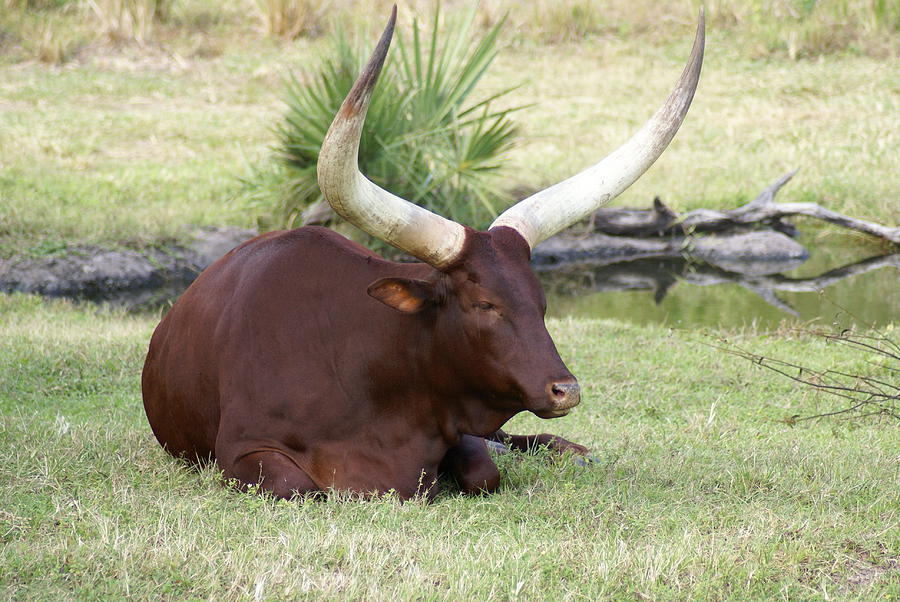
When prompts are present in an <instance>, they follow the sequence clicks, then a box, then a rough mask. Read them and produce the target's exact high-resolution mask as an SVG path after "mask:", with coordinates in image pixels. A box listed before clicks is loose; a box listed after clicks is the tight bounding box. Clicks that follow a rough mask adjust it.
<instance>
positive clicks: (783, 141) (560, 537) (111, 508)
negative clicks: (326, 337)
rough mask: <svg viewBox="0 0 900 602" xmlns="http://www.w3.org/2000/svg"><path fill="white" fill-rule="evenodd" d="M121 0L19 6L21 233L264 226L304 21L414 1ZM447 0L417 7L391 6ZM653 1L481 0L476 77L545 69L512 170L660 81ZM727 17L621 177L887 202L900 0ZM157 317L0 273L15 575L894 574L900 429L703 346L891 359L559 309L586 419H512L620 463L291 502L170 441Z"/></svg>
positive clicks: (566, 590) (162, 578)
mask: <svg viewBox="0 0 900 602" xmlns="http://www.w3.org/2000/svg"><path fill="white" fill-rule="evenodd" d="M116 2H117V0H96V1H95V2H94V3H93V4H94V6H96V7H97V11H99V12H97V11H93V12H92V10H90V9H89V8H88V7H89V6H90V3H87V2H75V1H67V0H0V258H2V257H7V256H10V255H13V254H16V253H30V254H53V253H58V252H62V251H64V250H65V248H66V246H67V245H70V244H73V243H82V242H88V243H101V244H109V245H128V246H140V245H147V244H154V243H156V242H157V241H158V240H159V239H161V238H178V237H180V236H183V235H184V234H185V233H186V232H187V231H189V230H190V229H192V228H194V227H196V226H200V225H211V224H236V225H245V226H252V225H255V224H256V223H257V221H258V220H260V219H263V220H265V219H267V218H268V216H269V213H270V212H271V210H272V207H273V206H274V201H275V199H272V198H267V197H265V196H262V197H260V196H259V195H252V194H250V192H249V191H248V189H247V188H246V187H245V185H244V184H242V182H241V178H248V177H252V175H253V174H254V173H255V172H257V171H258V170H266V169H270V167H269V166H270V165H271V163H270V161H271V159H270V153H271V146H272V144H273V143H274V142H275V134H274V133H273V127H274V126H275V125H276V124H277V122H278V120H279V119H280V118H281V116H282V114H283V111H284V106H283V101H282V99H283V81H284V78H285V76H286V75H287V74H288V73H290V72H295V73H297V74H298V75H300V76H301V77H302V70H303V68H304V66H306V65H308V64H309V63H310V61H312V60H314V59H315V57H316V56H318V54H319V53H321V52H322V51H323V49H324V48H325V46H326V44H327V41H326V40H325V39H324V38H323V37H319V36H317V35H313V34H315V33H316V32H319V33H327V32H329V31H331V30H333V29H334V28H335V27H337V26H339V25H340V26H343V27H347V28H354V27H365V26H367V25H368V27H369V30H370V35H372V36H374V35H376V33H375V32H376V30H377V29H380V27H381V26H382V24H383V21H384V18H385V16H386V14H387V11H388V6H389V4H390V3H389V2H387V1H383V0H379V1H377V2H372V3H370V4H368V5H367V9H365V10H361V9H359V5H358V4H353V3H351V2H349V1H348V0H335V2H334V3H331V4H330V5H329V6H331V7H333V8H334V12H335V15H334V19H332V20H330V19H328V18H326V17H325V16H324V15H321V14H317V15H313V16H312V17H311V18H310V20H309V21H308V23H307V26H308V27H306V26H304V27H306V28H301V33H302V35H300V36H299V37H297V38H296V39H287V38H285V37H280V36H276V35H272V32H271V31H270V32H269V34H267V33H266V32H265V31H263V29H264V28H265V27H271V24H270V25H268V26H264V25H263V23H264V19H263V18H262V17H263V16H266V15H267V14H268V15H269V16H272V15H271V12H269V13H267V12H266V11H267V10H269V9H267V8H266V7H270V8H271V7H274V6H276V5H278V4H279V2H277V1H275V0H272V1H264V0H260V1H259V2H256V1H251V0H237V1H235V2H231V3H224V4H223V3H218V2H213V1H212V0H173V1H172V2H160V3H159V4H160V5H165V6H167V7H168V8H169V9H170V12H169V13H168V16H167V18H166V19H165V20H164V22H162V23H155V22H140V23H137V24H134V23H132V25H131V26H127V24H123V23H119V24H118V26H117V28H115V27H112V26H113V25H115V24H113V23H111V22H110V21H109V19H108V18H107V19H104V18H102V17H103V16H104V14H105V15H106V17H108V16H109V11H110V10H112V8H111V7H114V6H115V5H116ZM148 2H151V0H134V2H133V4H134V5H137V6H140V5H142V4H141V3H143V4H147V3H148ZM312 4H313V3H310V2H306V3H304V2H302V1H301V2H298V3H297V5H302V6H311V5H312ZM429 4H430V3H428V2H424V1H407V2H401V3H400V19H401V27H408V26H409V23H410V20H411V16H412V14H413V13H414V12H415V11H422V10H423V9H424V8H426V7H427V6H428V5H429ZM661 4H662V3H659V2H654V1H651V0H632V1H630V2H628V1H626V0H611V1H610V2H603V3H601V2H591V1H588V0H557V1H556V2H550V1H549V0H548V1H544V0H536V1H535V2H530V3H513V2H512V1H511V0H509V1H507V0H492V1H487V0H486V1H485V2H482V3H481V5H480V6H479V9H478V11H479V12H478V18H479V19H480V20H481V21H482V22H483V24H484V26H485V27H486V26H489V25H490V24H491V23H493V22H495V21H496V19H498V18H499V17H500V15H502V14H503V12H504V11H505V10H507V9H510V10H512V12H511V14H510V17H509V18H510V24H509V25H508V27H507V33H506V34H504V38H503V41H504V42H503V43H504V47H503V49H502V50H501V53H500V56H499V58H498V61H497V63H496V64H495V65H494V68H493V70H492V71H491V72H489V74H488V75H487V76H486V79H485V81H484V90H483V93H484V94H485V95H488V94H490V93H491V92H492V91H494V90H498V89H502V88H504V87H507V86H509V85H512V84H516V83H521V84H522V87H521V88H519V89H518V91H517V92H516V93H515V94H513V95H512V96H511V97H510V98H509V99H508V100H507V102H509V103H510V104H513V105H518V104H523V103H525V104H532V103H533V104H534V106H533V107H532V108H530V109H528V110H526V111H524V112H521V113H518V114H517V117H516V118H517V121H518V122H519V123H520V124H521V127H522V130H523V133H524V138H523V140H522V143H521V144H520V145H519V146H518V147H517V148H516V149H515V150H514V151H513V152H512V154H511V155H510V157H509V161H508V162H509V171H508V173H507V176H506V178H507V185H508V187H509V188H510V189H515V190H521V191H525V190H533V189H536V188H538V187H541V186H544V185H546V184H549V183H552V182H554V181H556V180H558V179H560V178H563V177H565V176H567V175H569V174H571V173H573V172H575V171H577V170H578V169H580V168H581V167H583V166H585V165H587V164H589V163H591V162H593V161H595V160H596V159H598V158H599V157H601V156H603V155H604V153H606V152H608V151H609V150H611V149H613V148H615V147H616V146H617V145H618V144H619V143H620V142H622V141H623V140H624V139H625V138H627V136H628V135H629V134H630V133H631V132H633V131H634V130H635V129H636V128H637V127H639V125H640V124H641V123H642V122H643V121H644V120H645V119H646V118H647V117H648V116H649V115H650V114H651V113H652V112H653V110H654V109H655V107H656V106H657V105H658V104H659V103H660V102H661V101H662V99H663V98H664V97H665V95H666V94H667V92H668V90H669V88H670V86H671V85H672V84H673V83H674V81H675V80H676V79H677V77H678V74H679V73H680V70H681V67H682V64H683V61H684V59H685V58H686V56H687V52H688V49H689V45H690V38H691V35H692V28H693V23H694V20H695V18H696V3H695V2H693V1H686V0H685V1H675V2H668V3H665V7H661V6H660V5H661ZM464 5H466V3H464V2H462V1H453V0H451V1H449V2H447V3H446V4H445V7H446V8H447V10H449V11H451V12H452V11H456V10H461V8H462V7H463V6H464ZM223 6H224V7H225V8H223ZM104 10H107V13H103V11H104ZM272 10H274V9H272ZM707 10H708V12H707V15H708V30H707V35H708V37H707V55H706V56H707V58H706V62H705V65H704V72H703V76H702V78H701V84H700V88H699V90H698V93H697V96H696V99H695V101H694V106H693V107H692V109H691V112H690V114H689V116H688V118H687V120H686V122H685V124H684V126H683V128H682V130H681V132H680V133H679V135H678V136H677V138H676V139H675V141H674V143H673V144H672V146H671V148H670V149H669V150H668V151H667V152H666V153H665V155H663V157H662V158H661V159H660V161H659V162H658V163H657V165H656V166H654V167H653V168H652V169H651V170H650V171H649V172H648V173H647V175H646V176H645V177H644V178H643V179H642V180H640V181H639V182H638V183H637V184H636V185H635V186H634V187H633V188H632V189H630V190H629V191H628V192H627V193H626V194H625V195H623V197H621V199H620V200H619V201H617V203H618V204H620V205H646V204H648V203H649V201H650V200H651V199H652V197H653V196H654V195H657V194H659V195H661V196H662V197H663V199H664V200H665V201H666V202H667V203H669V204H670V205H671V206H673V207H674V208H676V209H678V210H686V209H691V208H696V207H699V206H712V207H723V208H724V207H730V206H733V205H735V204H738V203H741V202H743V201H745V200H748V199H749V198H752V196H754V195H755V194H756V193H757V192H758V190H759V189H760V188H761V187H763V186H764V185H766V184H768V183H769V182H770V181H772V180H773V179H775V178H776V177H777V176H779V175H781V174H782V173H784V172H786V171H789V170H791V169H794V168H800V169H801V172H800V174H799V175H798V176H797V177H796V178H795V179H794V181H792V182H791V184H790V185H789V186H788V187H787V188H786V189H785V190H784V191H783V192H782V193H781V194H780V198H781V199H782V200H786V201H799V200H805V201H815V202H819V203H821V204H823V205H825V206H827V207H829V208H832V209H835V210H837V211H843V212H846V213H849V214H853V215H857V216H859V217H862V218H869V219H873V220H877V221H882V222H893V223H894V224H896V219H897V211H896V207H897V205H896V203H897V195H898V191H900V173H898V172H897V169H896V157H897V156H900V127H898V117H897V116H898V114H900V113H898V109H900V72H898V70H897V69H896V68H895V66H896V62H897V57H898V48H900V36H898V34H897V25H898V15H897V9H896V8H894V5H893V4H892V3H889V2H881V1H879V0H875V1H873V2H868V1H866V2H863V1H862V0H858V1H857V0H830V1H829V2H819V3H816V2H805V1H800V0H797V1H794V0H747V1H746V2H741V3H738V2H728V1H725V0H713V1H710V2H708V3H707ZM270 22H271V20H270ZM305 23H306V22H305ZM336 24H339V25H336ZM129 27H130V29H129ZM824 232H830V230H825V231H824ZM890 292H891V291H886V292H885V296H889V295H890ZM623 303H629V301H628V300H625V301H623ZM697 311H700V309H698V310H697ZM158 319H159V316H158V315H128V314H124V313H117V312H114V311H106V310H101V309H96V308H90V307H84V306H74V305H70V304H66V303H58V302H49V301H44V300H40V299H38V298H35V297H27V296H21V295H13V296H5V295H0V453H2V455H3V457H4V458H5V461H4V462H3V464H2V466H0V542H2V545H0V597H2V598H3V599H16V600H20V599H22V600H28V599H59V598H79V599H98V598H99V599H119V598H122V597H126V596H130V597H136V598H157V599H158V598H163V599H250V598H253V599H267V600H268V599H296V598H315V599H350V598H352V599H380V600H384V599H408V598H414V599H487V598H491V599H547V600H557V599H585V600H594V599H604V598H605V599H617V600H618V599H678V600H681V599H759V598H782V599H823V600H825V599H834V598H838V599H859V600H871V599H897V598H898V597H900V524H898V523H900V496H898V493H897V490H898V486H900V437H898V435H897V426H896V421H894V422H893V423H892V422H888V421H886V420H879V419H876V418H868V419H863V420H853V421H845V420H837V419H829V420H819V421H810V422H803V423H800V424H798V425H796V426H793V427H791V426H789V425H788V424H787V423H786V422H785V419H787V418H789V417H791V416H793V415H796V414H802V415H808V414H814V413H817V412H823V411H827V410H829V409H832V408H834V407H835V406H834V405H833V402H832V401H831V400H830V399H828V398H826V397H823V396H821V395H818V394H816V393H814V392H813V391H811V390H808V389H803V388H798V387H796V386H794V385H793V384H792V383H791V382H790V381H788V380H787V379H785V378H783V377H780V376H778V375H775V374H773V373H771V372H768V371H764V370H762V369H761V368H759V367H757V366H754V365H753V364H751V363H750V362H748V361H746V360H742V359H739V358H736V357H732V356H729V355H726V354H723V353H721V352H720V351H717V350H715V349H714V348H712V347H710V346H709V345H707V344H718V342H719V341H720V339H721V337H723V336H727V337H728V340H729V344H737V345H740V346H741V347H742V348H746V349H749V350H752V351H755V352H759V353H763V354H766V355H771V356H775V357H781V358H785V359H794V358H798V357H800V358H803V361H804V362H806V363H808V364H810V365H812V366H816V367H819V368H827V367H841V368H842V369H844V370H847V371H857V372H859V373H865V374H871V375H876V376H879V377H880V378H884V379H890V378H892V377H894V378H895V375H893V374H891V373H890V372H889V370H888V368H886V367H884V365H883V364H878V363H872V362H870V361H869V360H871V359H872V358H871V357H867V356H866V355H865V354H859V353H853V352H851V351H849V350H847V349H846V348H843V347H840V346H835V345H826V344H825V343H824V342H823V341H822V340H821V339H818V338H812V337H808V336H802V335H795V334H792V333H790V332H786V331H785V332H774V333H766V332H760V331H758V330H756V329H748V330H747V331H739V332H731V333H724V332H709V333H705V332H700V333H688V332H684V331H678V330H668V329H664V328H660V327H658V326H652V325H628V324H624V323H619V322H613V321H596V320H586V319H585V320H582V319H578V320H576V319H565V318H562V319H559V318H554V319H552V320H551V321H550V323H549V326H550V329H551V331H552V332H553V334H554V337H555V339H556V340H557V342H558V346H559V348H560V352H561V354H562V356H563V358H564V359H565V360H566V361H567V363H568V365H569V367H570V368H571V369H572V371H573V372H574V373H575V374H576V375H577V376H578V377H579V379H580V380H581V382H582V385H583V386H584V388H585V397H584V401H583V403H582V405H581V406H580V407H579V408H577V409H576V411H575V412H573V414H572V415H571V416H569V417H567V418H564V419H561V420H556V421H553V422H550V423H547V422H543V421H540V420H538V419H537V418H534V417H531V416H519V417H516V418H515V419H514V420H513V423H512V424H511V425H510V428H509V430H510V431H511V432H522V433H531V432H544V431H549V432H554V433H557V434H559V435H562V436H564V437H567V438H570V439H572V440H574V441H577V442H580V443H583V444H585V445H588V446H590V447H591V448H592V450H593V452H594V454H595V455H596V456H597V458H598V460H599V461H598V462H597V463H596V464H594V465H592V466H590V467H587V468H581V467H577V466H575V465H574V464H573V463H571V462H569V461H568V460H566V459H562V460H560V459H555V458H552V457H549V456H546V455H545V454H536V455H532V456H529V455H521V454H509V455H506V456H503V457H500V458H499V459H498V463H499V465H500V467H501V471H502V473H503V477H504V481H503V486H502V489H501V491H500V492H499V493H498V494H497V495H493V496H489V497H464V496H460V495H459V494H457V493H455V492H454V491H453V489H452V486H450V487H449V488H448V490H447V491H446V492H445V493H443V494H442V495H441V496H440V497H439V498H438V499H437V500H436V502H435V503H433V504H425V503H420V502H412V503H406V504H399V503H398V502H397V501H396V500H393V499H391V498H385V499H378V500H359V499H346V498H344V497H342V496H339V495H334V496H332V497H330V498H329V499H328V500H326V501H322V502H316V503H310V504H296V503H274V502H272V501H270V500H267V499H263V498H259V497H255V496H252V495H245V494H241V493H238V492H236V491H233V490H231V489H228V488H226V487H223V484H222V483H221V482H220V477H219V475H218V474H217V472H216V471H215V470H212V469H205V470H202V471H199V472H197V471H194V470H191V469H189V468H187V467H186V466H184V465H182V464H180V463H179V462H177V461H175V460H173V459H171V458H170V457H168V456H167V455H166V454H165V453H164V452H163V451H162V450H161V449H160V448H159V446H158V445H157V443H156V441H155V440H154V439H153V437H152V434H151V433H150V429H149V426H148V425H147V423H146V419H145V417H144V414H143V409H142V406H141V401H140V390H139V373H140V367H141V362H142V360H143V355H144V353H145V351H146V346H147V342H148V340H149V337H150V334H151V332H152V330H153V328H154V326H155V325H156V323H157V322H158ZM888 328H890V327H888ZM893 332H896V331H893Z"/></svg>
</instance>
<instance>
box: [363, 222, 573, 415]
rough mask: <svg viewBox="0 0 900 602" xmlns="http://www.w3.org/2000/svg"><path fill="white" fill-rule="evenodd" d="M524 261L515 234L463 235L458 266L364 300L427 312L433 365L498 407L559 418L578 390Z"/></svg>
mask: <svg viewBox="0 0 900 602" xmlns="http://www.w3.org/2000/svg"><path fill="white" fill-rule="evenodd" d="M529 259H530V249H529V246H528V243H527V242H525V240H524V239H523V238H522V237H521V236H520V235H519V234H518V233H517V232H516V231H515V230H512V229H510V228H503V227H501V228H494V229H492V230H490V231H488V232H474V231H471V230H469V231H467V239H466V245H465V249H464V251H463V254H462V256H461V257H460V259H459V261H457V262H456V263H455V264H453V265H452V266H450V267H448V268H447V269H446V270H443V271H441V272H435V278H433V279H429V280H408V279H400V278H385V279H381V280H379V281H377V282H374V283H373V284H372V285H371V286H370V287H369V294H370V295H372V296H373V297H375V298H376V299H379V300H380V301H382V302H383V303H385V304H387V305H389V306H391V307H394V308H395V309H397V310H399V311H402V312H406V313H420V312H426V313H423V314H422V317H423V318H424V319H426V320H428V322H429V323H430V324H429V325H430V328H433V333H434V338H433V345H432V347H433V348H434V349H435V353H436V354H437V355H438V358H437V359H438V360H439V361H440V362H441V363H442V364H444V365H447V366H449V367H450V368H451V369H452V371H453V375H454V377H456V378H458V379H459V381H460V382H461V383H462V384H464V386H465V387H467V388H469V389H470V390H471V392H472V393H473V394H475V395H477V396H478V397H480V398H482V399H485V400H487V401H488V403H490V404H491V405H492V406H494V407H495V408H496V409H498V410H503V411H517V410H520V409H526V410H530V411H532V412H534V413H535V414H537V415H538V416H540V417H542V418H553V417H557V416H563V415H565V414H567V413H568V411H569V409H571V408H572V407H574V406H575V405H577V404H578V402H579V401H580V390H579V387H578V382H577V381H576V380H575V377H574V376H572V373H571V372H569V370H568V369H567V368H566V366H565V364H564V363H563V362H562V360H561V359H560V357H559V353H558V352H557V351H556V346H555V345H554V344H553V340H552V339H551V338H550V334H549V333H548V332H547V328H546V326H545V325H544V313H545V311H546V300H545V297H544V293H543V290H542V289H541V286H540V283H539V282H538V280H537V278H536V277H535V275H534V273H533V272H532V270H531V267H530V265H529Z"/></svg>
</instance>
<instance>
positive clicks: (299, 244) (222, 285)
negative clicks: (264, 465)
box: [142, 228, 412, 459]
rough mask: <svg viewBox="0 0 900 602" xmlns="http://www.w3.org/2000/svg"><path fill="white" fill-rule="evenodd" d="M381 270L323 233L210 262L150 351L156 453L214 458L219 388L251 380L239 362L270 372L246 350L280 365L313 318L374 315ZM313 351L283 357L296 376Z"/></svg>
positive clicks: (291, 235)
mask: <svg viewBox="0 0 900 602" xmlns="http://www.w3.org/2000/svg"><path fill="white" fill-rule="evenodd" d="M388 263H389V262H385V261H384V260H383V259H381V258H380V257H378V256H377V255H375V254H373V253H371V252H370V251H368V250H367V249H364V248H363V247H360V246H359V245H356V244H355V243H352V242H350V241H348V240H346V239H344V238H343V237H341V236H340V235H338V234H336V233H334V232H332V231H330V230H327V229H324V228H301V229H300V230H294V231H290V232H272V233H268V234H264V235H261V236H258V237H256V238H254V239H253V240H250V241H248V242H246V243H244V244H243V245H241V246H239V247H237V248H236V249H234V250H232V251H230V252H229V253H228V254H226V255H225V256H224V257H222V258H221V259H219V260H218V261H217V262H215V263H214V264H213V265H212V266H210V267H209V268H208V269H207V270H206V271H204V272H203V274H201V275H200V276H199V277H198V278H197V280H196V281H195V282H194V283H193V284H192V285H191V286H190V287H189V288H188V290H187V291H185V293H184V294H183V295H182V296H181V298H180V299H179V300H178V302H176V303H175V305H174V306H173V307H172V309H171V310H170V311H169V313H168V314H167V315H166V316H165V317H164V318H163V320H162V321H161V322H160V324H159V326H158V327H157V329H156V331H155V332H154V334H153V337H152V339H151V341H150V349H149V351H148V354H147V359H146V361H145V364H144V372H143V377H142V389H143V397H144V408H145V410H146V413H147V418H148V420H149V422H150V425H151V427H152V428H153V432H154V434H155V435H156V438H157V439H158V440H159V442H160V444H162V445H163V447H165V448H166V450H167V451H169V453H171V454H173V455H176V456H184V457H186V458H189V459H194V458H199V459H206V458H214V457H215V453H214V452H215V448H216V438H217V436H218V434H219V426H220V414H221V412H222V406H223V403H226V402H227V400H223V399H222V394H223V393H222V392H223V390H225V391H226V392H227V391H229V390H232V389H233V387H234V383H233V382H227V381H233V380H234V379H235V378H239V379H241V380H243V381H250V380H252V379H251V378H249V377H247V378H243V377H242V375H246V374H248V367H247V366H246V363H247V362H254V361H260V362H266V364H267V366H268V367H266V368H265V369H262V365H261V366H260V367H259V368H260V369H257V370H253V369H251V370H250V372H255V373H265V372H267V370H271V362H272V359H271V358H268V359H266V358H265V356H267V355H269V352H270V351H271V349H270V348H266V349H254V347H260V346H264V347H268V346H269V345H276V346H278V347H280V349H279V351H278V354H280V355H281V356H282V357H283V356H284V355H285V354H290V353H291V352H292V351H294V352H296V351H297V349H294V347H297V348H300V347H301V346H302V344H303V340H304V339H306V340H310V339H311V338H312V337H311V335H318V333H317V332H316V331H317V330H321V329H322V326H321V325H320V324H321V322H322V321H323V317H322V316H321V315H316V312H322V311H323V310H335V309H338V308H339V307H340V306H341V305H344V304H350V305H355V306H358V305H359V304H361V303H366V304H368V305H369V306H370V307H373V308H374V307H375V306H379V307H380V308H381V309H375V311H377V312H381V311H382V309H383V306H381V304H380V303H378V302H376V301H374V300H372V299H370V298H368V297H367V295H366V292H365V291H366V286H367V284H368V283H369V282H370V281H371V280H373V279H374V278H376V277H377V274H378V272H379V267H378V265H379V264H380V265H382V266H383V265H384V264H388ZM394 265H396V264H394ZM408 267H412V266H408ZM306 304H309V307H307V308H304V305H306ZM360 309H361V308H358V307H357V311H356V313H357V314H359V313H360ZM341 310H344V311H345V310H346V309H345V308H341ZM351 313H352V312H351ZM363 313H364V312H363ZM355 317H356V318H357V319H364V318H363V317H362V316H360V315H357V316H355ZM348 326H349V325H348ZM286 331H289V332H287V335H288V336H284V335H285V334H286ZM357 332H358V330H357ZM330 333H331V334H332V335H333V334H334V331H333V329H332V330H331V331H330ZM254 337H255V338H254ZM315 338H316V339H317V338H319V336H315ZM256 339H260V340H256ZM275 339H283V340H282V342H280V343H278V342H277V341H275ZM333 342H334V343H337V341H333ZM285 345H286V347H285ZM317 345H318V351H317V353H316V354H315V357H312V356H313V355H314V354H312V353H308V352H305V350H304V353H303V355H304V356H305V357H297V354H296V353H293V354H292V355H293V356H294V357H293V360H292V361H294V362H296V364H297V366H298V369H301V368H302V365H303V364H304V363H308V362H313V363H314V362H318V361H322V359H323V358H322V357H321V356H322V352H323V350H322V349H321V346H320V344H318V343H317ZM310 369H312V370H314V371H315V370H316V368H315V367H311V368H310ZM226 394H227V393H226ZM266 394H267V395H268V394H271V391H267V392H266ZM254 402H255V400H252V399H247V400H246V402H242V403H248V404H250V403H254ZM264 409H265V408H263V410H264ZM246 410H247V411H249V412H255V411H256V409H255V408H251V407H247V408H246Z"/></svg>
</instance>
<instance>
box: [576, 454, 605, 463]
mask: <svg viewBox="0 0 900 602" xmlns="http://www.w3.org/2000/svg"><path fill="white" fill-rule="evenodd" d="M572 462H574V463H575V464H576V465H577V466H593V465H594V464H599V463H600V458H598V457H597V456H588V455H584V456H580V455H574V454H573V455H572Z"/></svg>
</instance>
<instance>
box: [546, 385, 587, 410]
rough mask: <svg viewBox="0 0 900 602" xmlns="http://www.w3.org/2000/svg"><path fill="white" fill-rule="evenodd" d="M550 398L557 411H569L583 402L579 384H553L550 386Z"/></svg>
mask: <svg viewBox="0 0 900 602" xmlns="http://www.w3.org/2000/svg"><path fill="white" fill-rule="evenodd" d="M550 397H551V399H552V400H553V405H554V409H555V410H568V409H569V408H574V407H575V406H577V405H578V403H579V402H580V401H581V387H579V386H578V383H577V382H558V383H553V384H551V385H550Z"/></svg>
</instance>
